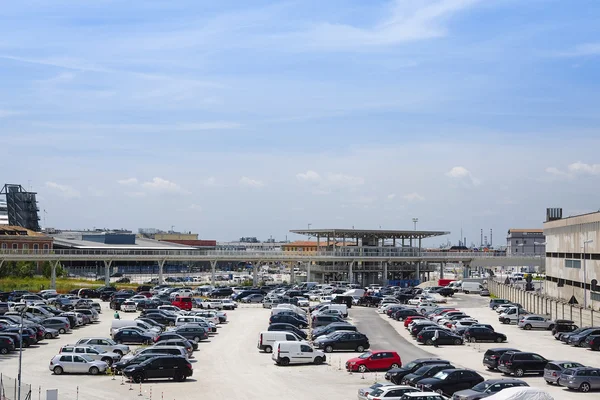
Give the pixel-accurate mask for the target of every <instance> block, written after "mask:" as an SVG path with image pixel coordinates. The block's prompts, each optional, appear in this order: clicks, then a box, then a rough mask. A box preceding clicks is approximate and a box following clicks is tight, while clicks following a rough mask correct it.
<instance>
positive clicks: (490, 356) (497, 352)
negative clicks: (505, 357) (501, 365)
mask: <svg viewBox="0 0 600 400" xmlns="http://www.w3.org/2000/svg"><path fill="white" fill-rule="evenodd" d="M508 351H512V352H514V353H518V352H520V350H517V349H511V348H507V347H496V348H492V349H488V350H487V351H486V352H485V354H484V355H483V365H485V366H486V367H487V369H489V370H494V369H497V368H498V360H500V357H501V356H502V354H504V353H506V352H508Z"/></svg>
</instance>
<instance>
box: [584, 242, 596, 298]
mask: <svg viewBox="0 0 600 400" xmlns="http://www.w3.org/2000/svg"><path fill="white" fill-rule="evenodd" d="M593 242H594V241H593V240H592V239H588V240H585V241H584V242H583V308H585V309H587V269H586V265H585V260H586V258H585V245H586V244H588V243H593Z"/></svg>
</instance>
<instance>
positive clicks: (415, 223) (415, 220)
mask: <svg viewBox="0 0 600 400" xmlns="http://www.w3.org/2000/svg"><path fill="white" fill-rule="evenodd" d="M412 222H413V224H414V225H415V231H416V230H417V222H419V218H413V219H412Z"/></svg>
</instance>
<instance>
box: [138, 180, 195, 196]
mask: <svg viewBox="0 0 600 400" xmlns="http://www.w3.org/2000/svg"><path fill="white" fill-rule="evenodd" d="M142 186H143V187H145V188H147V189H150V190H154V191H157V192H170V193H186V191H185V190H183V189H182V188H181V186H179V185H178V184H176V183H175V182H171V181H168V180H166V179H163V178H159V177H155V178H154V179H152V180H151V181H149V182H144V183H142Z"/></svg>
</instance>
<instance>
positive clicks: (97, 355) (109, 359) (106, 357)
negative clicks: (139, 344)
mask: <svg viewBox="0 0 600 400" xmlns="http://www.w3.org/2000/svg"><path fill="white" fill-rule="evenodd" d="M59 353H60V354H74V355H75V354H77V355H86V356H88V357H91V358H92V359H94V360H98V361H104V362H105V363H106V364H107V365H108V366H111V365H112V364H113V362H117V361H119V360H120V359H121V355H120V354H117V353H113V352H112V351H105V350H102V349H97V348H95V347H93V346H88V345H70V344H68V345H65V346H62V347H61V348H60V351H59Z"/></svg>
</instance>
